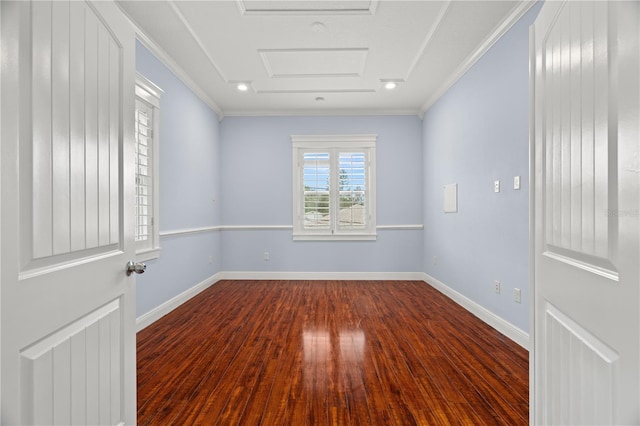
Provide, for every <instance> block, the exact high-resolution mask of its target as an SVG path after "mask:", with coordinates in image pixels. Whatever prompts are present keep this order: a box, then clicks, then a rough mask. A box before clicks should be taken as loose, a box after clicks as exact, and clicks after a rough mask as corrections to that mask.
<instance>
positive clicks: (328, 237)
mask: <svg viewBox="0 0 640 426" xmlns="http://www.w3.org/2000/svg"><path fill="white" fill-rule="evenodd" d="M376 238H378V234H312V233H309V234H296V233H294V234H293V241H375V240H376Z"/></svg>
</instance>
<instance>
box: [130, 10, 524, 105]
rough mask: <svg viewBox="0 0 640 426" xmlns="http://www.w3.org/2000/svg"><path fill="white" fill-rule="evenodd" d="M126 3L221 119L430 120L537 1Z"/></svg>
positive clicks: (150, 40)
mask: <svg viewBox="0 0 640 426" xmlns="http://www.w3.org/2000/svg"><path fill="white" fill-rule="evenodd" d="M118 4H119V6H120V7H121V8H122V10H123V11H124V12H125V13H126V14H127V15H128V16H129V17H130V18H131V20H132V21H133V22H134V23H135V25H136V26H137V27H138V28H139V31H140V36H139V37H140V39H141V40H142V41H143V43H144V44H146V45H147V46H148V47H150V48H151V49H152V50H154V52H155V53H156V54H158V55H159V56H161V58H162V59H164V60H165V62H168V63H169V65H170V66H171V67H172V68H173V70H174V72H177V73H178V74H180V75H181V76H182V77H183V79H185V80H187V82H188V83H189V84H191V85H192V86H197V92H198V93H199V94H200V96H201V97H203V98H204V100H205V101H206V102H207V103H209V104H210V105H211V106H213V107H214V108H215V109H216V110H217V111H218V113H219V114H221V115H276V114H421V113H423V112H424V110H426V109H427V108H428V107H429V106H430V105H431V104H432V103H433V102H434V101H435V100H436V99H437V98H438V97H439V96H440V95H441V93H442V92H443V91H444V90H446V89H447V88H448V87H450V85H451V84H452V83H453V82H455V80H456V79H457V78H458V77H459V76H460V75H461V74H462V73H463V72H464V71H465V70H466V69H467V68H468V67H469V66H470V65H471V64H473V63H474V62H475V60H476V59H477V58H478V57H479V56H480V55H481V54H482V53H483V52H484V51H486V49H487V48H489V47H490V46H491V45H492V44H493V42H494V41H495V40H496V39H497V38H498V37H499V36H500V35H502V34H503V33H504V32H505V31H506V30H507V29H508V28H509V27H510V26H511V25H512V24H513V23H514V22H515V21H516V20H517V19H518V18H519V17H520V16H522V14H524V13H525V12H526V11H527V10H528V9H529V7H530V6H531V5H532V4H533V2H531V1H526V2H522V1H482V0H475V1H415V0H414V1H402V0H344V1H330V0H326V1H322V0H303V1H292V0H290V1H268V0H217V1H154V0H151V1H128V0H124V1H119V2H118ZM388 81H394V82H396V83H397V87H396V88H395V89H394V90H387V89H385V87H384V85H385V83H386V82H388ZM239 82H243V83H246V84H247V85H248V88H249V90H247V91H245V92H241V91H238V90H237V84H238V83H239Z"/></svg>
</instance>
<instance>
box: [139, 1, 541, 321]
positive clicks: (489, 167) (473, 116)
mask: <svg viewBox="0 0 640 426" xmlns="http://www.w3.org/2000/svg"><path fill="white" fill-rule="evenodd" d="M538 11H539V6H536V7H534V8H533V9H532V10H531V11H529V13H527V14H526V15H525V16H524V18H523V19H521V20H520V22H518V23H517V24H516V25H515V26H514V27H513V28H512V29H511V30H510V31H509V32H507V34H505V36H503V37H502V38H501V39H500V40H499V41H498V42H497V43H496V44H495V45H494V46H493V47H492V48H491V49H490V51H489V52H488V53H487V54H485V55H484V56H483V57H482V58H481V59H480V60H479V61H478V62H477V63H476V64H475V65H474V66H473V67H472V68H471V70H469V71H468V72H467V73H466V74H465V75H464V76H463V77H462V78H461V79H460V80H459V81H458V82H457V83H456V84H455V85H454V86H453V87H452V88H451V89H450V90H449V91H448V92H447V93H445V95H444V96H442V98H440V100H438V102H437V103H436V104H435V105H434V106H433V107H431V108H430V110H429V111H428V112H427V113H426V114H425V117H424V120H423V122H421V121H420V119H419V118H417V117H413V116H381V117H226V118H225V119H224V120H223V121H222V123H219V122H218V117H217V116H216V114H215V113H214V112H213V111H212V110H211V109H210V108H208V107H207V106H206V104H204V103H203V102H202V101H201V100H200V99H198V98H197V96H196V95H194V94H193V92H192V91H191V90H189V89H188V88H187V87H186V86H185V85H184V84H183V83H181V81H180V80H179V79H178V78H177V77H176V76H175V75H174V74H172V73H171V72H170V71H169V70H168V69H167V68H166V67H165V66H164V65H163V64H162V63H161V62H159V61H158V60H157V59H156V58H155V57H154V56H153V55H152V54H151V53H150V52H149V51H148V50H147V49H145V48H144V47H143V46H142V45H141V44H138V46H137V58H136V59H137V69H138V71H139V72H140V73H141V74H143V75H144V76H145V77H147V78H148V79H150V80H151V81H153V82H154V83H156V84H157V85H159V86H160V87H161V88H162V89H164V91H165V94H164V96H163V97H162V99H161V152H160V162H161V170H160V173H161V174H160V197H161V198H160V214H161V217H160V229H161V231H173V230H178V229H185V228H194V227H206V226H217V225H225V226H234V225H235V226H291V225H292V182H291V170H292V165H291V140H290V136H291V135H292V134H339V133H346V134H349V133H352V134H353V133H376V134H378V146H377V224H378V226H384V225H420V224H424V227H425V229H424V231H422V230H382V229H381V230H378V239H377V240H376V241H341V242H330V241H293V240H292V236H291V233H292V230H291V229H242V230H231V229H227V230H224V231H222V232H209V233H207V232H205V233H197V234H188V235H173V236H165V237H162V238H161V247H162V252H161V255H160V258H159V259H157V260H155V261H151V262H148V264H149V269H148V272H147V273H145V274H144V275H142V276H140V277H139V278H138V284H137V285H138V302H137V303H138V306H137V313H138V316H140V315H142V314H144V313H146V312H148V311H150V310H152V309H153V308H155V307H157V306H159V305H160V304H162V303H164V302H165V301H167V300H170V299H171V298H173V297H175V296H176V295H178V294H180V293H181V292H183V291H185V290H187V289H189V288H191V287H193V286H194V285H196V284H197V283H199V282H201V281H202V280H204V279H206V278H208V277H210V276H212V275H214V274H215V273H217V272H219V271H277V272H289V271H292V272H418V271H424V272H426V273H427V274H429V275H431V276H432V277H434V278H436V279H438V280H440V281H441V282H443V283H444V284H446V285H447V286H449V287H451V288H453V289H454V290H457V291H458V292H460V293H462V294H463V295H464V296H466V297H468V298H469V299H471V300H473V301H475V302H476V303H478V304H480V305H482V306H484V307H486V308H487V309H489V310H491V311H492V312H494V313H495V314H497V315H498V316H500V317H502V318H504V319H505V320H507V321H509V322H511V323H512V324H514V325H515V326H517V327H520V328H521V329H523V330H524V331H527V330H528V317H529V314H528V306H529V284H528V280H529V263H528V259H529V255H528V209H529V207H528V205H529V204H528V197H529V194H528V186H529V182H528V106H529V94H528V87H529V83H528V26H529V25H530V24H531V23H532V22H533V20H534V18H535V16H536V15H537V13H538ZM517 175H518V176H520V177H521V188H522V189H520V190H518V191H516V190H514V189H513V177H514V176H517ZM496 179H500V181H501V183H502V190H501V192H500V193H497V194H496V193H494V192H493V181H494V180H496ZM453 182H455V183H458V190H459V192H458V208H459V211H458V213H455V214H444V213H443V211H442V202H443V199H442V197H443V195H442V194H443V191H442V186H443V185H445V184H447V183H453ZM214 199H215V200H216V201H215V202H214V201H213V200H214ZM265 251H269V252H270V260H269V261H264V260H263V253H264V252H265ZM210 256H212V257H213V262H212V263H209V257H210ZM434 258H437V262H434ZM494 280H500V281H501V282H502V293H501V294H495V293H494V292H493V281H494ZM515 287H518V288H520V289H522V303H521V304H517V303H515V302H514V301H513V288H515Z"/></svg>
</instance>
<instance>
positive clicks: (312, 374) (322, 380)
mask: <svg viewBox="0 0 640 426" xmlns="http://www.w3.org/2000/svg"><path fill="white" fill-rule="evenodd" d="M302 347H303V354H304V355H303V359H304V367H303V374H304V383H305V386H306V388H307V389H312V390H314V391H316V392H319V391H324V390H327V389H328V388H329V386H332V387H334V388H336V387H339V386H340V384H341V383H345V381H343V380H339V378H340V377H341V376H353V375H354V373H357V372H361V369H362V361H363V359H364V354H365V347H366V339H365V334H364V331H363V330H361V329H355V330H343V331H340V332H339V333H338V334H337V335H335V334H333V335H332V334H331V332H330V331H329V330H327V329H313V330H312V329H307V330H304V331H303V333H302ZM359 375H360V374H359V373H358V374H357V376H359Z"/></svg>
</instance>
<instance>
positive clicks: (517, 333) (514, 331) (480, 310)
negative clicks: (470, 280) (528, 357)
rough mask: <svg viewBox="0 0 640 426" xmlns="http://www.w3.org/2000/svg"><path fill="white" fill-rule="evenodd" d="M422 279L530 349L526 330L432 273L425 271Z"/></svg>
mask: <svg viewBox="0 0 640 426" xmlns="http://www.w3.org/2000/svg"><path fill="white" fill-rule="evenodd" d="M422 279H423V280H424V281H426V282H427V284H429V285H430V286H431V287H433V288H435V289H436V290H438V291H439V292H440V293H443V294H444V295H446V296H448V297H449V298H450V299H452V300H453V301H454V302H456V303H457V304H458V305H460V306H462V307H463V308H465V309H466V310H467V311H469V312H471V313H472V314H474V315H475V316H476V317H478V318H480V319H481V320H482V321H484V322H486V323H487V324H489V325H490V326H491V327H493V328H495V329H496V330H498V331H499V332H500V333H502V334H504V335H505V336H507V337H508V338H510V339H511V340H513V341H514V342H516V343H517V344H519V345H520V346H522V347H523V348H525V349H527V350H529V334H528V333H527V332H525V331H524V330H521V329H520V328H518V327H516V326H515V325H513V324H511V323H510V322H509V321H507V320H505V319H503V318H501V317H499V316H498V315H496V314H494V313H493V312H491V311H490V310H488V309H487V308H485V307H483V306H480V305H479V304H477V303H476V302H474V301H473V300H471V299H469V298H468V297H466V296H464V295H463V294H461V293H458V292H457V291H455V290H454V289H452V288H451V287H449V286H447V285H445V284H444V283H442V282H441V281H440V280H438V279H436V278H433V277H432V276H431V275H429V274H427V273H423V276H422Z"/></svg>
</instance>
